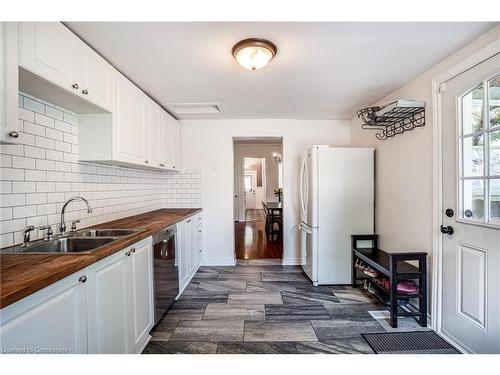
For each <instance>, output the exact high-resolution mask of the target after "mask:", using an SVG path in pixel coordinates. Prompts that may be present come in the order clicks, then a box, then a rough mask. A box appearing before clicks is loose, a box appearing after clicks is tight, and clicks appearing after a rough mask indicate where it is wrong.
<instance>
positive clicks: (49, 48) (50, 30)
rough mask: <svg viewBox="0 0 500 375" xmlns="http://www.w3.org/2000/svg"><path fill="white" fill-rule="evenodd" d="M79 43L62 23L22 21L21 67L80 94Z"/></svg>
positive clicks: (20, 38)
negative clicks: (78, 70)
mask: <svg viewBox="0 0 500 375" xmlns="http://www.w3.org/2000/svg"><path fill="white" fill-rule="evenodd" d="M78 42H79V40H78V38H77V37H76V36H75V35H74V34H73V33H72V32H71V31H69V30H68V29H67V28H66V27H65V26H64V25H63V24H62V23H60V22H20V23H19V65H20V66H22V67H23V68H25V69H27V70H29V71H31V72H32V73H35V74H36V75H39V76H41V77H42V78H44V79H46V80H48V81H50V82H52V83H54V84H56V85H59V86H61V87H63V88H65V89H66V90H69V91H72V92H74V93H75V94H77V95H78V93H79V92H78V89H77V88H75V87H73V85H75V84H77V80H76V74H77V71H76V62H77V48H78V47H77V46H78Z"/></svg>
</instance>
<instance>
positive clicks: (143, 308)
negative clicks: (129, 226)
mask: <svg viewBox="0 0 500 375" xmlns="http://www.w3.org/2000/svg"><path fill="white" fill-rule="evenodd" d="M129 251H131V252H132V255H131V256H130V259H129V275H130V276H129V281H130V287H129V290H130V292H131V303H130V306H131V310H132V311H131V319H130V323H131V325H130V332H131V333H132V337H131V339H132V340H131V345H132V352H133V353H137V352H139V351H140V350H141V349H142V348H143V346H144V343H145V341H146V339H147V338H148V336H149V331H150V330H151V328H153V324H154V321H153V320H154V315H153V314H154V297H153V248H152V244H151V240H146V241H141V242H140V243H138V244H136V245H134V246H132V247H131V248H130V249H129Z"/></svg>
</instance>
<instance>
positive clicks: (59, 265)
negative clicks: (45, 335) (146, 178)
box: [0, 208, 201, 308]
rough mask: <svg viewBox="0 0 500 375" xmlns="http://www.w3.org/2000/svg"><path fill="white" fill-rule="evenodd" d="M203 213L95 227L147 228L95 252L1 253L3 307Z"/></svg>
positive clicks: (149, 216) (164, 213)
mask: <svg viewBox="0 0 500 375" xmlns="http://www.w3.org/2000/svg"><path fill="white" fill-rule="evenodd" d="M200 211H201V209H200V208H189V209H161V210H156V211H150V212H146V213H143V214H140V215H135V216H130V217H126V218H123V219H119V220H114V221H110V222H107V223H102V224H98V225H93V226H92V228H113V229H143V231H141V232H139V233H135V234H132V235H131V236H127V237H124V238H121V239H119V240H117V241H115V242H113V243H110V244H109V245H104V246H102V247H101V248H99V249H97V250H95V251H93V252H91V253H80V254H78V253H73V254H68V253H65V254H54V253H52V254H40V253H38V254H29V253H25V254H0V308H4V307H6V306H8V305H10V304H12V303H14V302H16V301H19V300H20V299H22V298H24V297H27V296H29V295H30V294H33V293H35V292H36V291H38V290H40V289H42V288H45V287H46V286H49V285H50V284H53V283H55V282H56V281H58V280H61V279H63V278H65V277H66V276H69V275H71V274H73V273H75V272H78V271H79V270H81V269H83V268H85V267H88V266H90V265H91V264H94V263H96V262H97V261H99V260H101V259H103V258H105V257H107V256H109V255H111V254H113V253H115V252H117V251H120V250H122V249H124V248H125V247H127V246H130V245H132V244H134V243H136V242H138V241H140V240H142V239H144V238H147V237H149V236H151V235H152V234H153V233H155V232H157V231H159V230H161V229H164V228H166V227H168V226H170V225H174V224H176V223H178V222H180V221H182V220H184V219H186V218H188V217H190V216H193V215H194V214H196V213H198V212H200ZM82 229H83V228H82Z"/></svg>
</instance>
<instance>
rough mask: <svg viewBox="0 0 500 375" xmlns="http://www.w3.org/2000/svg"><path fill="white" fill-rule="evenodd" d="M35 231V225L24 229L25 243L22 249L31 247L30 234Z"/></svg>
mask: <svg viewBox="0 0 500 375" xmlns="http://www.w3.org/2000/svg"><path fill="white" fill-rule="evenodd" d="M34 230H35V227H34V226H33V225H28V226H27V227H26V228H25V229H24V232H23V234H24V236H23V243H22V244H21V247H27V246H29V244H30V234H31V232H32V231H34Z"/></svg>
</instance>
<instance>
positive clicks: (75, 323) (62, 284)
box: [0, 269, 87, 354]
mask: <svg viewBox="0 0 500 375" xmlns="http://www.w3.org/2000/svg"><path fill="white" fill-rule="evenodd" d="M86 271H87V269H84V270H81V271H80V272H78V273H76V274H73V275H70V276H68V277H66V278H64V279H62V280H60V281H58V282H56V283H54V284H52V285H50V286H49V287H47V288H44V289H42V290H40V291H38V292H36V293H34V294H32V295H30V296H28V297H26V298H24V299H22V300H20V301H18V302H16V303H14V304H12V305H9V306H7V307H5V308H4V309H2V310H0V324H1V326H0V350H1V353H4V354H7V353H28V354H30V353H33V354H36V353H45V354H47V353H86V352H87V316H86V313H87V309H86V307H87V284H86V283H85V274H86Z"/></svg>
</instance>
